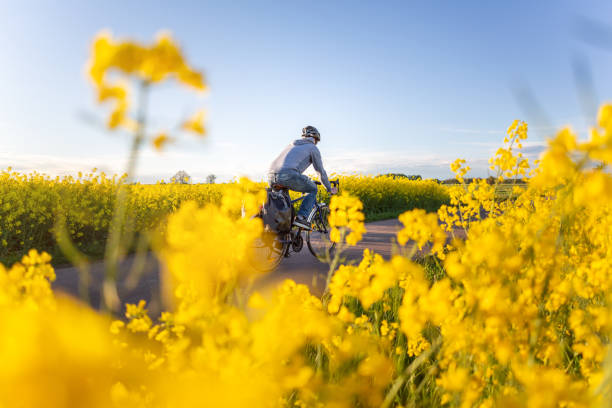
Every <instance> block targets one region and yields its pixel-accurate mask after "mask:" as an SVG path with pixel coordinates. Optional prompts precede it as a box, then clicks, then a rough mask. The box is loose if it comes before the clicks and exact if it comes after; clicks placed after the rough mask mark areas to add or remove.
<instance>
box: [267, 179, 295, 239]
mask: <svg viewBox="0 0 612 408" xmlns="http://www.w3.org/2000/svg"><path fill="white" fill-rule="evenodd" d="M266 191H267V192H268V198H267V200H266V203H265V204H264V206H263V209H262V211H261V218H262V219H263V223H264V226H265V228H266V229H267V230H268V231H274V232H280V233H283V232H289V231H291V211H292V207H291V201H290V200H289V197H287V196H286V195H285V194H283V193H282V192H281V191H274V190H272V189H270V188H268V189H266Z"/></svg>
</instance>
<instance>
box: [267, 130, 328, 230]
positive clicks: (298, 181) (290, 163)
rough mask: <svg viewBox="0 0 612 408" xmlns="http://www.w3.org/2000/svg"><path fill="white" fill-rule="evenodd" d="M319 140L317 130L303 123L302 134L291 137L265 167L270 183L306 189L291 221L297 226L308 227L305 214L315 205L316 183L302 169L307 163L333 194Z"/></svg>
mask: <svg viewBox="0 0 612 408" xmlns="http://www.w3.org/2000/svg"><path fill="white" fill-rule="evenodd" d="M320 140H321V134H320V133H319V131H318V130H317V129H316V128H315V127H314V126H306V127H305V128H304V129H302V138H301V139H297V140H294V141H293V143H291V144H290V145H288V146H287V147H285V149H284V150H283V151H282V152H281V154H280V155H279V156H278V157H277V158H276V159H275V160H274V161H273V162H272V164H271V165H270V170H269V171H268V181H269V182H270V186H273V185H275V184H278V185H282V186H285V187H287V188H289V189H291V190H294V191H299V192H301V193H306V196H305V197H304V200H303V201H302V204H301V205H300V209H299V210H298V213H297V216H296V217H295V220H294V222H293V224H294V225H297V226H298V227H302V228H306V229H309V228H310V225H309V223H308V220H307V218H308V214H310V211H311V210H312V208H313V207H314V205H315V202H316V199H317V185H316V184H315V183H314V181H312V180H311V179H310V178H308V177H306V176H305V175H303V174H302V173H303V172H304V170H306V169H307V168H308V167H309V166H310V165H311V164H312V166H313V167H314V169H315V171H316V172H317V173H318V174H319V177H320V178H321V182H322V183H323V185H324V186H325V188H326V189H327V191H328V192H329V193H330V194H336V193H337V192H338V189H337V188H335V187H334V188H332V186H331V185H330V183H329V180H328V179H327V173H326V172H325V169H324V168H323V162H322V160H321V152H319V149H318V148H317V143H319V141H320Z"/></svg>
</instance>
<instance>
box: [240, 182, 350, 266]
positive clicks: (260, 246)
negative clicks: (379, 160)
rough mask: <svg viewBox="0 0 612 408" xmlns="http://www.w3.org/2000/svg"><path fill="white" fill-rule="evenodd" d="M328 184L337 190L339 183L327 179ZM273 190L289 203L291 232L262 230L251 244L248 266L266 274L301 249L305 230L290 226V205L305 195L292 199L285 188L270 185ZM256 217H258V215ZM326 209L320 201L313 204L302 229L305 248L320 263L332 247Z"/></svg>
mask: <svg viewBox="0 0 612 408" xmlns="http://www.w3.org/2000/svg"><path fill="white" fill-rule="evenodd" d="M314 183H315V184H316V185H319V186H320V185H321V182H319V181H315V182H314ZM330 184H331V185H333V186H336V187H339V185H340V181H339V180H330ZM271 188H273V189H275V190H277V191H280V192H281V193H282V194H284V195H285V196H286V198H287V199H288V201H289V202H291V225H292V227H291V230H290V231H289V232H286V233H276V232H273V231H266V232H264V234H263V235H262V237H260V238H259V239H258V240H256V242H255V243H254V245H253V247H254V250H255V251H254V254H255V256H254V257H253V260H252V264H253V266H254V267H255V268H256V269H259V270H262V271H269V270H272V269H274V268H276V267H277V266H278V265H279V264H280V262H281V261H282V259H283V258H286V257H289V256H290V253H291V252H292V251H293V252H294V253H298V252H300V251H301V250H302V248H303V247H304V238H303V236H302V231H304V230H305V229H304V228H302V227H298V226H297V225H293V221H294V219H295V216H296V214H295V208H294V204H295V203H297V202H298V201H301V200H303V199H304V197H305V195H302V196H300V197H298V198H296V199H294V200H291V198H290V197H289V187H287V186H283V185H281V184H274V185H272V187H271ZM256 217H260V218H261V215H260V214H258V215H256ZM328 218H329V206H328V205H327V204H326V203H324V202H316V203H315V205H314V207H313V209H312V210H311V211H310V214H309V215H308V217H307V221H308V223H310V225H311V228H310V229H308V230H305V232H306V245H307V246H308V250H309V251H310V253H311V254H312V255H313V256H314V257H316V258H318V259H319V260H323V259H324V258H325V257H326V256H327V254H329V253H331V252H332V251H333V249H334V247H335V245H336V244H335V243H334V242H332V241H331V240H330V239H329V234H330V231H331V228H330V226H329V220H328Z"/></svg>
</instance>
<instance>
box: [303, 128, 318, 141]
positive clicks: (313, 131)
mask: <svg viewBox="0 0 612 408" xmlns="http://www.w3.org/2000/svg"><path fill="white" fill-rule="evenodd" d="M302 137H312V138H314V139H315V140H316V141H317V142H318V141H320V140H321V134H320V133H319V131H318V130H317V128H316V127H314V126H306V127H305V128H304V129H302Z"/></svg>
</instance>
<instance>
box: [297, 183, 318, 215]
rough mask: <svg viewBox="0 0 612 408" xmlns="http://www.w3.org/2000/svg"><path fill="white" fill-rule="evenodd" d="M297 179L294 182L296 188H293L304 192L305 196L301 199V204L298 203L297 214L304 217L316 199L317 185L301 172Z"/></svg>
mask: <svg viewBox="0 0 612 408" xmlns="http://www.w3.org/2000/svg"><path fill="white" fill-rule="evenodd" d="M298 180H299V181H298V182H297V183H296V184H297V187H298V188H294V190H295V191H299V192H301V193H305V194H306V196H305V197H304V199H303V200H302V204H300V209H299V210H298V213H297V215H298V216H301V217H302V218H305V219H306V218H308V214H310V211H311V210H312V207H314V205H315V203H316V201H317V185H316V184H315V183H314V181H312V180H311V179H310V178H309V177H307V176H304V175H303V174H300V175H299V178H298Z"/></svg>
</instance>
